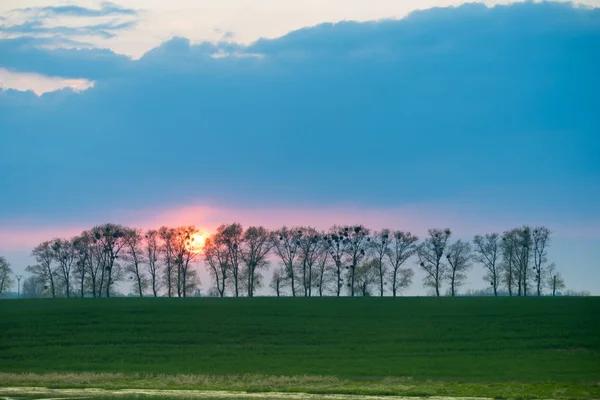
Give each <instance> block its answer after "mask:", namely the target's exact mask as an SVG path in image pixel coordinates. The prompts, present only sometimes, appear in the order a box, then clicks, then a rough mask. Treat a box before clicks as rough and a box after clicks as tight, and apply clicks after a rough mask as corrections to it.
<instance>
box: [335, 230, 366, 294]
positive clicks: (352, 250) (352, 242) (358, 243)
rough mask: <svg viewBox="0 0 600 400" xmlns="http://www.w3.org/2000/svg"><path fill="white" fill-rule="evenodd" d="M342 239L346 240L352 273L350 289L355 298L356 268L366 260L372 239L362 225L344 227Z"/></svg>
mask: <svg viewBox="0 0 600 400" xmlns="http://www.w3.org/2000/svg"><path fill="white" fill-rule="evenodd" d="M342 237H343V238H344V239H343V240H346V255H347V259H348V263H349V265H348V269H349V271H350V278H349V280H350V282H349V283H348V287H349V288H350V296H354V287H355V286H354V281H355V279H356V276H355V275H356V268H357V267H358V266H359V265H360V264H361V263H362V262H363V260H364V259H365V258H366V256H367V251H368V250H369V245H370V242H371V238H370V237H369V230H368V229H367V228H365V227H364V226H362V225H356V226H346V227H344V230H343V232H342Z"/></svg>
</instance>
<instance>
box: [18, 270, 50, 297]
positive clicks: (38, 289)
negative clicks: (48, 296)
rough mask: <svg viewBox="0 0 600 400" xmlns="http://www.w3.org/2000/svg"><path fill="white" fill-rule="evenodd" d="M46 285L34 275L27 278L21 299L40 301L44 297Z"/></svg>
mask: <svg viewBox="0 0 600 400" xmlns="http://www.w3.org/2000/svg"><path fill="white" fill-rule="evenodd" d="M44 285H45V283H44V282H43V281H42V280H40V278H39V276H37V275H32V276H30V277H27V278H26V279H25V280H24V281H23V287H22V288H21V297H23V298H27V299H38V298H40V297H42V296H44V291H45V289H44Z"/></svg>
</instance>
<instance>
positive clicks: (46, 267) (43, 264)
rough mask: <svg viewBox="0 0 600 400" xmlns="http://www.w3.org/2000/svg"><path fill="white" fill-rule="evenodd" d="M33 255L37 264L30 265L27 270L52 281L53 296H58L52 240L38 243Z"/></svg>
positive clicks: (44, 279) (39, 278) (39, 277)
mask: <svg viewBox="0 0 600 400" xmlns="http://www.w3.org/2000/svg"><path fill="white" fill-rule="evenodd" d="M31 255H32V256H33V257H35V260H36V261H37V264H36V265H30V266H28V267H27V268H25V270H26V271H27V272H29V273H30V274H33V275H35V276H37V277H38V280H40V281H42V282H44V283H50V291H51V293H52V297H54V298H55V297H56V285H55V279H54V278H55V273H56V271H55V269H54V268H53V266H52V262H53V261H54V255H55V254H54V250H52V242H51V241H46V242H43V243H40V244H39V245H37V246H36V247H35V248H34V249H33V251H32V252H31Z"/></svg>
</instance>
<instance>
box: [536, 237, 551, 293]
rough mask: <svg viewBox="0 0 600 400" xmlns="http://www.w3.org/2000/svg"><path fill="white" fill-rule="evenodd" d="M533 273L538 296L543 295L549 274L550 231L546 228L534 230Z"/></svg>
mask: <svg viewBox="0 0 600 400" xmlns="http://www.w3.org/2000/svg"><path fill="white" fill-rule="evenodd" d="M531 237H532V245H533V249H532V250H533V271H534V272H535V275H534V280H535V283H536V288H537V295H538V296H541V295H542V289H543V287H544V284H545V283H546V280H547V276H548V275H549V274H548V270H547V269H548V268H547V262H548V257H547V249H548V246H549V244H550V230H549V229H548V228H546V227H543V226H541V227H537V228H535V229H533V234H532V236H531Z"/></svg>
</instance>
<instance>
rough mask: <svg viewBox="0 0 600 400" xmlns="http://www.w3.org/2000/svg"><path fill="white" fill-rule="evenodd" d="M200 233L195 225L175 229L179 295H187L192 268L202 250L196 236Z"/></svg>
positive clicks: (174, 254)
mask: <svg viewBox="0 0 600 400" xmlns="http://www.w3.org/2000/svg"><path fill="white" fill-rule="evenodd" d="M199 235H200V232H199V231H198V229H196V227H195V226H181V227H179V228H176V229H175V233H174V240H173V244H174V246H173V250H174V251H173V256H174V261H175V265H176V267H177V296H178V297H187V292H188V277H189V274H190V268H191V265H192V263H193V262H194V260H195V259H196V257H197V256H198V254H200V250H201V249H200V247H199V245H198V244H197V243H196V237H198V236H199Z"/></svg>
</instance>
